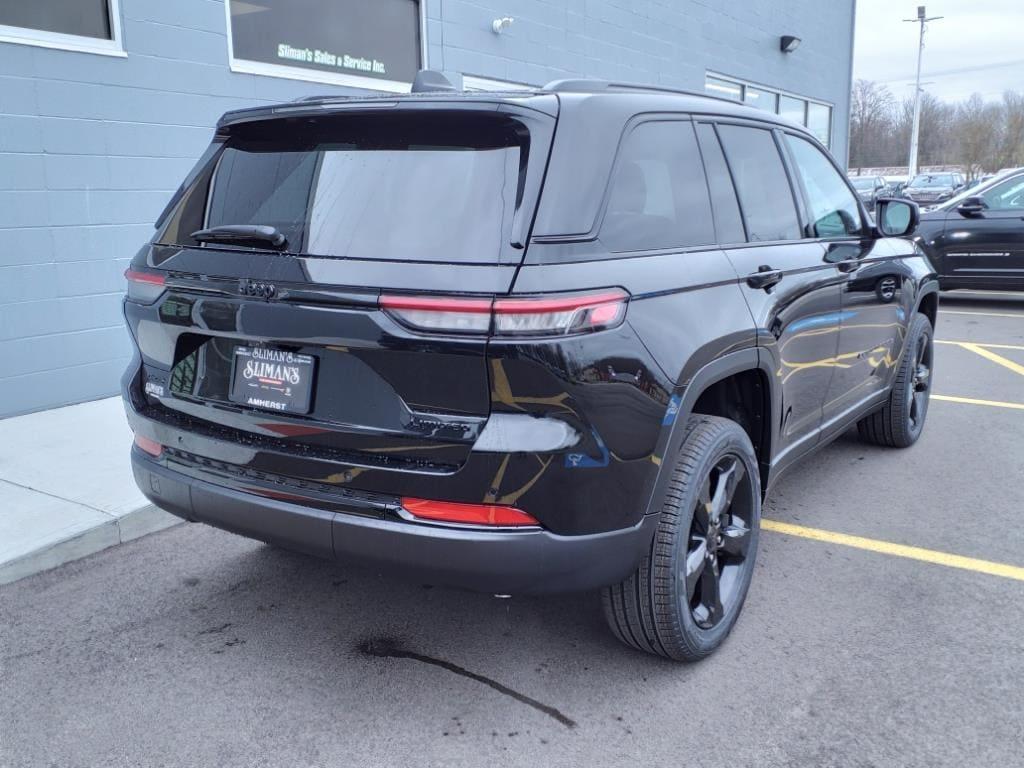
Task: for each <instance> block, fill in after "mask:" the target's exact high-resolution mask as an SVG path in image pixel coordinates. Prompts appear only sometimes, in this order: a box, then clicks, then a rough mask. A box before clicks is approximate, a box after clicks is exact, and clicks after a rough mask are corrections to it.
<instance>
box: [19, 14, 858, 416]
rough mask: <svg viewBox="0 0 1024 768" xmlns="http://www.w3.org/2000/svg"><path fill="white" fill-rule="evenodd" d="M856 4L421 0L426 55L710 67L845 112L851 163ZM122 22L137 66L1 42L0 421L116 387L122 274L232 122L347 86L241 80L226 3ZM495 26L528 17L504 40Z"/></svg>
mask: <svg viewBox="0 0 1024 768" xmlns="http://www.w3.org/2000/svg"><path fill="white" fill-rule="evenodd" d="M727 5H728V8H726V7H725V6H727ZM852 5H853V0H841V1H839V0H837V1H836V2H828V3H823V2H820V0H784V1H783V0H733V2H731V3H729V4H725V3H715V2H710V1H709V2H698V1H697V0H661V1H659V0H647V1H646V2H645V1H643V0H493V1H492V0H486V1H485V0H477V1H476V2H472V1H470V0H426V16H427V43H428V45H427V51H428V61H429V65H430V66H431V67H433V68H435V69H443V70H446V71H449V72H465V73H468V74H474V75H481V76H485V77H491V78H498V79H508V80H516V81H520V82H529V83H538V84H539V83H544V82H547V81H548V80H552V79H556V78H559V77H570V76H580V75H588V76H595V77H607V78H616V79H625V80H632V81H638V82H655V83H662V84H667V85H676V86H682V87H689V88H696V89H700V88H702V87H703V81H704V73H705V70H707V69H711V70H716V71H719V72H722V73H724V74H728V75H733V76H736V77H741V78H745V79H749V80H753V81H758V82H762V83H764V84H766V85H772V86H776V87H779V88H784V89H786V90H790V91H794V92H797V93H800V94H801V95H805V96H809V97H816V98H819V99H824V100H827V101H831V102H835V103H836V113H835V125H836V129H835V142H834V152H835V154H836V155H837V157H840V158H841V159H845V155H846V130H845V126H846V124H847V121H848V115H847V106H848V88H849V77H850V70H849V67H850V56H851V42H852V38H851V35H852ZM718 6H722V7H721V8H719V7H718ZM779 6H784V7H781V8H780V7H779ZM120 12H121V19H122V29H123V41H124V46H125V49H126V51H127V52H128V56H127V57H125V58H119V57H109V56H100V55H94V54H88V53H76V52H69V51H60V50H53V49H47V48H39V47H33V46H27V45H17V44H9V43H0V418H2V417H4V416H10V415H14V414H17V413H23V412H27V411H32V410H38V409H41V408H48V407H53V406H57V405H62V404H67V403H72V402H79V401H83V400H88V399H92V398H97V397H103V396H107V395H111V394H114V393H116V391H117V386H118V380H119V378H120V375H121V373H122V371H123V370H124V368H125V366H126V364H127V361H128V357H129V344H128V339H127V335H126V333H125V331H124V330H123V329H122V319H121V311H120V302H121V295H122V291H123V283H124V281H123V277H122V273H123V271H124V268H125V266H126V264H127V262H128V260H129V259H130V258H131V256H132V255H133V254H134V253H135V252H136V251H137V250H138V248H139V247H140V246H141V245H142V244H143V243H144V242H145V241H146V240H147V239H148V238H149V236H150V235H151V233H152V221H153V220H154V219H155V218H156V216H157V214H158V213H159V211H160V210H161V208H162V207H163V205H164V203H165V202H166V200H167V198H168V197H169V196H170V194H171V193H172V191H173V190H174V189H175V188H176V187H177V185H178V184H179V182H180V181H181V179H182V177H183V176H184V175H185V173H186V172H187V171H188V169H189V168H191V166H192V163H193V161H194V159H195V158H196V157H198V156H199V154H200V153H201V152H202V150H203V149H204V147H205V146H206V144H207V143H208V142H209V140H210V137H211V132H212V127H213V125H214V123H215V122H216V120H217V118H218V117H219V116H220V115H221V114H222V113H223V112H224V111H226V110H228V109H235V108H238V107H244V106H251V105H254V104H260V103H271V102H276V101H285V100H289V99H293V98H296V97H298V96H302V95H306V94H310V93H324V92H330V91H332V90H334V91H339V92H340V91H343V90H344V89H341V88H334V87H332V86H325V85H323V84H317V83H304V82H301V81H294V80H285V79H278V78H268V77H259V76H254V75H247V74H240V73H234V72H231V71H230V70H229V68H228V53H227V39H226V29H225V27H226V23H225V14H224V6H223V2H221V0H174V2H168V1H167V0H121V3H120ZM500 16H514V17H515V18H516V21H515V23H514V24H513V26H512V27H511V28H510V29H509V30H507V31H506V32H505V33H504V34H502V35H495V34H494V33H493V32H492V31H491V28H490V26H491V21H492V20H493V19H495V18H497V17H500ZM782 34H795V35H797V36H799V37H802V38H803V41H804V42H803V44H802V45H801V47H800V48H799V50H798V51H797V52H796V53H794V54H791V55H789V56H785V55H783V54H781V53H779V51H778V37H779V35H782Z"/></svg>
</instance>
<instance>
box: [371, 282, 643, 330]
mask: <svg viewBox="0 0 1024 768" xmlns="http://www.w3.org/2000/svg"><path fill="white" fill-rule="evenodd" d="M628 300H629V294H628V293H626V292H625V291H623V290H621V289H618V288H614V289H608V290H602V291H597V292H593V293H583V294H580V293H573V294H561V295H551V296H525V297H516V298H510V299H497V300H491V299H480V298H460V297H454V296H453V297H447V296H400V295H384V296H381V297H380V307H381V309H383V310H384V311H385V312H387V313H388V314H390V315H391V316H392V317H394V318H395V319H396V320H397V321H398V322H400V323H402V324H403V325H405V326H407V327H410V328H413V329H415V330H418V331H429V332H434V333H445V332H447V333H473V334H483V333H488V332H490V333H493V334H494V335H495V336H563V335H566V334H571V333H588V332H592V331H600V330H605V329H607V328H614V327H615V326H617V325H619V324H620V323H622V321H623V319H624V318H625V316H626V303H627V301H628Z"/></svg>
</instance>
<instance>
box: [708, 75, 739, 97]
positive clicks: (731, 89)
mask: <svg viewBox="0 0 1024 768" xmlns="http://www.w3.org/2000/svg"><path fill="white" fill-rule="evenodd" d="M704 90H705V91H707V92H708V93H711V94H713V95H715V96H724V97H725V98H727V99H735V100H736V101H743V86H742V85H740V84H739V83H732V82H729V81H728V80H722V79H721V78H718V77H711V76H710V75H708V78H707V80H705V81H704Z"/></svg>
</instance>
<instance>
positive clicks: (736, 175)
mask: <svg viewBox="0 0 1024 768" xmlns="http://www.w3.org/2000/svg"><path fill="white" fill-rule="evenodd" d="M718 130H719V135H720V136H721V138H722V146H723V148H724V149H725V156H726V158H727V159H728V161H729V168H730V170H731V171H732V177H733V180H734V181H735V183H736V191H737V193H738V194H739V197H740V205H741V206H742V207H743V218H744V219H745V220H746V222H747V237H748V239H749V240H750V242H752V243H753V242H770V241H775V240H798V239H799V238H800V222H799V220H798V219H797V215H796V205H795V203H794V201H793V193H792V190H791V188H790V186H789V179H788V178H787V177H786V169H785V166H783V164H782V157H781V156H780V155H779V150H778V147H777V146H776V144H775V138H774V137H773V136H772V134H771V131H767V130H763V129H761V128H746V127H742V126H738V125H722V126H719V129H718Z"/></svg>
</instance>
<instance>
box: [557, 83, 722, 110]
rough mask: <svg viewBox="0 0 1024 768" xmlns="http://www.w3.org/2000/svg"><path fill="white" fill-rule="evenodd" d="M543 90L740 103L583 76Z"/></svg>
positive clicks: (706, 95)
mask: <svg viewBox="0 0 1024 768" xmlns="http://www.w3.org/2000/svg"><path fill="white" fill-rule="evenodd" d="M541 90H544V91H553V92H554V93H572V92H576V93H597V92H598V91H611V90H616V91H647V92H651V93H677V94H680V95H682V96H699V97H701V98H702V99H715V100H717V101H726V102H729V103H730V104H740V103H741V102H738V101H736V100H735V99H730V98H727V97H725V96H716V95H715V94H713V93H707V92H706V91H693V90H687V89H686V88H671V87H669V86H667V85H645V84H643V83H623V82H616V81H613V80H598V79H596V78H589V77H582V78H574V79H566V80H552V81H551V82H550V83H548V84H547V85H545V86H544V87H543V88H542V89H541Z"/></svg>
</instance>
